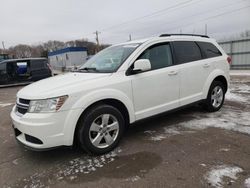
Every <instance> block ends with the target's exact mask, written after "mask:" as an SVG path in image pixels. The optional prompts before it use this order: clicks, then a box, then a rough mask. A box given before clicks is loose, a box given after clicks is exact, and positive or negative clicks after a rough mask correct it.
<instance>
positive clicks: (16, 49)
mask: <svg viewBox="0 0 250 188" xmlns="http://www.w3.org/2000/svg"><path fill="white" fill-rule="evenodd" d="M108 46H109V45H107V44H104V45H100V46H97V45H96V43H94V42H90V41H88V40H87V39H80V40H71V41H67V42H62V41H57V40H50V41H48V42H45V43H42V44H38V45H27V44H18V45H16V46H11V47H9V48H8V49H5V50H4V49H1V48H0V54H9V57H10V58H29V57H48V53H49V52H51V51H55V50H59V49H62V48H66V47H86V48H87V50H88V55H94V54H95V53H96V52H98V51H100V50H102V49H104V48H106V47H108Z"/></svg>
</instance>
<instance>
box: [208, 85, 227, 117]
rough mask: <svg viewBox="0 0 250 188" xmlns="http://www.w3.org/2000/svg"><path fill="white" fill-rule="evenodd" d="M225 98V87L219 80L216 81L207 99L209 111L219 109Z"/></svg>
mask: <svg viewBox="0 0 250 188" xmlns="http://www.w3.org/2000/svg"><path fill="white" fill-rule="evenodd" d="M224 99H225V87H224V85H223V84H222V83H221V82H219V81H214V82H213V83H212V84H211V86H210V89H209V92H208V95H207V99H206V101H205V108H206V110H207V111H209V112H215V111H218V110H219V109H220V108H221V107H222V105H223V103H224Z"/></svg>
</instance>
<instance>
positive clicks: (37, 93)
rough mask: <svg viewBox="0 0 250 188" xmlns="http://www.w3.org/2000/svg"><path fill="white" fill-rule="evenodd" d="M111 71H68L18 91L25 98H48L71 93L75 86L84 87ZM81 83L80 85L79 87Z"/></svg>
mask: <svg viewBox="0 0 250 188" xmlns="http://www.w3.org/2000/svg"><path fill="white" fill-rule="evenodd" d="M110 75H111V73H107V74H102V73H66V74H62V75H58V76H54V77H50V78H47V79H44V80H40V81H38V82H35V83H33V84H30V85H28V86H26V87H24V88H23V89H21V90H20V91H19V92H18V93H17V97H19V98H24V99H46V98H52V97H57V96H62V95H67V94H69V93H70V92H71V91H72V90H74V89H75V88H84V85H85V86H86V84H89V83H90V82H94V81H95V82H96V81H97V80H99V79H103V78H105V77H108V76H110ZM78 85H80V87H77V86H78Z"/></svg>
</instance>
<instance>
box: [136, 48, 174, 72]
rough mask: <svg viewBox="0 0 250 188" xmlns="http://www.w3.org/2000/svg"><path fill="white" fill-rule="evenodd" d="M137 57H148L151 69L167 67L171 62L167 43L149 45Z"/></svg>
mask: <svg viewBox="0 0 250 188" xmlns="http://www.w3.org/2000/svg"><path fill="white" fill-rule="evenodd" d="M138 59H148V60H149V61H150V63H151V69H152V70H156V69H160V68H164V67H168V66H171V65H172V64H173V62H172V53H171V48H170V45H169V43H167V44H165V43H164V44H157V45H153V46H151V47H150V48H148V49H147V50H145V51H144V52H143V53H142V54H141V55H140V57H139V58H138Z"/></svg>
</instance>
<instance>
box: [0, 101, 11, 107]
mask: <svg viewBox="0 0 250 188" xmlns="http://www.w3.org/2000/svg"><path fill="white" fill-rule="evenodd" d="M11 105H13V103H3V102H0V107H6V106H11Z"/></svg>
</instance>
